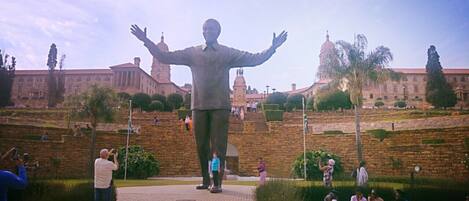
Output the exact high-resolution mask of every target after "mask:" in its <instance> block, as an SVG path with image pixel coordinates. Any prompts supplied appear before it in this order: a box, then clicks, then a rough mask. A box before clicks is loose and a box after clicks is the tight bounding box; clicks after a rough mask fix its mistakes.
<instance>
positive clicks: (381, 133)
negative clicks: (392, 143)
mask: <svg viewBox="0 0 469 201" xmlns="http://www.w3.org/2000/svg"><path fill="white" fill-rule="evenodd" d="M366 132H367V133H369V134H370V135H372V136H373V137H375V138H378V139H379V141H380V142H382V141H383V140H384V139H385V138H388V137H390V136H391V132H389V131H387V130H384V129H373V130H367V131H366Z"/></svg>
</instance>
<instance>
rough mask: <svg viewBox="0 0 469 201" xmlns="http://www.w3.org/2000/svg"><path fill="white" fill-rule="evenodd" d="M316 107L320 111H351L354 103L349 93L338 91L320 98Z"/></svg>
mask: <svg viewBox="0 0 469 201" xmlns="http://www.w3.org/2000/svg"><path fill="white" fill-rule="evenodd" d="M316 107H317V109H318V110H338V109H341V108H342V109H350V108H352V102H351V101H350V95H349V94H348V93H347V92H343V91H340V90H337V91H334V92H332V93H327V94H325V95H323V96H322V97H319V98H318V102H317V105H316Z"/></svg>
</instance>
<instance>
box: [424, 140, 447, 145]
mask: <svg viewBox="0 0 469 201" xmlns="http://www.w3.org/2000/svg"><path fill="white" fill-rule="evenodd" d="M443 143H445V140H444V139H425V140H422V144H443Z"/></svg>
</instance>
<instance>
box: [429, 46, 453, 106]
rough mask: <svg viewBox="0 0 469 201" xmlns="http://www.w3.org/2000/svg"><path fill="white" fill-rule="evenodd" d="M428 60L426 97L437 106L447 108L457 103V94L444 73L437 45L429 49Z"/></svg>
mask: <svg viewBox="0 0 469 201" xmlns="http://www.w3.org/2000/svg"><path fill="white" fill-rule="evenodd" d="M427 55H428V61H427V65H426V66H425V68H426V71H427V86H426V92H425V93H426V94H425V98H426V100H427V102H429V103H430V104H432V105H433V106H434V107H436V108H447V107H453V106H454V105H456V94H455V93H454V91H453V88H452V87H451V85H450V84H449V83H448V82H447V81H446V79H445V76H444V75H443V68H442V67H441V64H440V56H439V55H438V52H437V51H436V48H435V46H433V45H431V46H430V48H428V51H427Z"/></svg>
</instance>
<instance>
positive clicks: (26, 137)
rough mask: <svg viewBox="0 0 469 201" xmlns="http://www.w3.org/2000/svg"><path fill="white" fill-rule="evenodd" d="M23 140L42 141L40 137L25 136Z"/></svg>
mask: <svg viewBox="0 0 469 201" xmlns="http://www.w3.org/2000/svg"><path fill="white" fill-rule="evenodd" d="M23 138H24V139H26V140H41V136H40V135H25V136H24V137H23Z"/></svg>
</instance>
